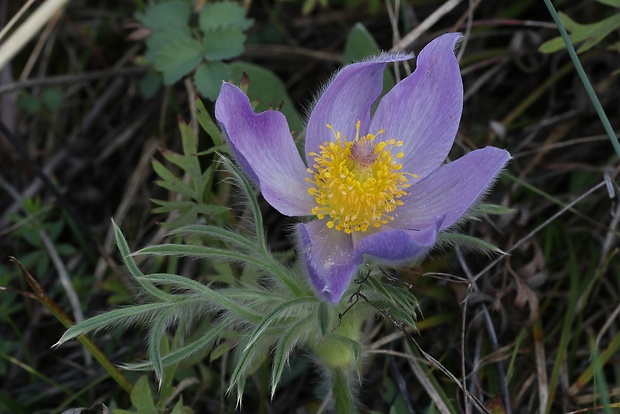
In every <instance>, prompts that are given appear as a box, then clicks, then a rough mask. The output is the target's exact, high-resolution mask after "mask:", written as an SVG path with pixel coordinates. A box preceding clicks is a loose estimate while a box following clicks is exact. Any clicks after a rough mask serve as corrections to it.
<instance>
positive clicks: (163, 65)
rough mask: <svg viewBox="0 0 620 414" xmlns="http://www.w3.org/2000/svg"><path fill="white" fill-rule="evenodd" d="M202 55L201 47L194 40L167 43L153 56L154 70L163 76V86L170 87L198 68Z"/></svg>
mask: <svg viewBox="0 0 620 414" xmlns="http://www.w3.org/2000/svg"><path fill="white" fill-rule="evenodd" d="M202 55H203V47H202V45H201V44H200V42H199V41H197V40H195V39H185V40H178V41H175V42H171V43H167V44H166V45H164V46H162V47H161V49H159V52H157V55H156V56H155V69H157V70H158V71H160V72H162V73H163V74H164V84H166V85H172V84H173V83H175V82H176V81H178V80H179V79H181V78H182V77H183V76H185V75H187V74H188V73H190V72H191V71H192V70H193V69H194V68H195V67H196V66H198V64H199V63H200V61H201V60H202Z"/></svg>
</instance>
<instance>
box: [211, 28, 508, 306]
mask: <svg viewBox="0 0 620 414" xmlns="http://www.w3.org/2000/svg"><path fill="white" fill-rule="evenodd" d="M459 38H460V35H459V34H458V33H449V34H445V35H443V36H440V37H438V38H437V39H435V40H433V41H432V42H431V43H429V44H428V45H427V46H426V47H425V48H424V49H423V50H422V51H421V52H420V54H419V56H418V58H417V68H416V70H415V72H413V73H412V74H411V75H410V76H408V77H407V78H405V79H403V80H402V81H400V82H399V83H398V84H397V85H396V86H394V88H392V90H390V91H389V92H388V93H387V94H386V95H385V96H384V97H383V98H382V99H381V101H380V102H379V104H378V106H377V108H376V110H375V112H374V114H371V107H372V105H373V103H375V101H376V100H377V98H378V97H379V95H380V94H381V90H382V85H383V71H384V69H385V66H386V64H387V63H389V62H396V61H402V60H407V59H410V58H411V56H409V55H402V54H382V55H380V56H378V57H376V58H375V59H373V60H369V61H364V62H359V63H354V64H351V65H348V66H346V67H345V68H343V69H342V70H341V71H340V72H338V74H337V75H336V76H334V78H333V79H332V81H331V82H330V83H329V85H328V86H327V87H326V88H325V89H324V90H323V92H322V94H321V96H320V97H319V98H318V100H317V101H316V103H315V106H314V109H313V110H312V113H311V114H310V117H309V119H308V125H307V128H306V141H305V158H306V162H304V161H303V160H302V157H301V156H300V154H299V152H298V150H297V147H296V146H295V143H294V142H293V138H292V136H291V133H290V131H289V128H288V125H287V122H286V119H285V117H284V115H283V114H282V113H280V112H277V111H266V112H263V113H260V114H255V113H254V111H253V109H252V106H251V105H250V101H249V100H248V98H247V96H246V95H245V94H244V93H243V92H242V91H241V90H240V89H238V88H237V87H235V86H233V85H231V84H229V83H224V85H223V86H222V91H221V93H220V95H219V97H218V99H217V102H216V104H215V116H216V118H217V120H218V121H219V123H220V125H221V127H222V129H223V130H224V132H225V134H226V136H227V137H228V140H229V143H230V146H231V147H232V150H233V152H234V154H235V156H236V158H237V160H238V162H239V164H240V165H241V166H242V167H243V168H244V169H245V171H246V172H247V173H248V175H249V176H250V177H251V178H252V179H253V180H254V181H255V183H257V185H258V186H259V187H260V190H261V191H262V193H263V196H264V197H265V199H266V200H267V201H268V202H269V204H271V205H272V206H273V207H274V208H275V209H276V210H278V211H279V212H280V213H282V214H284V215H286V216H314V217H316V219H315V220H312V221H309V222H307V223H301V224H298V225H297V226H296V235H297V240H298V245H299V253H300V255H301V256H302V258H303V260H304V263H305V267H306V270H307V272H308V275H309V278H310V281H311V282H312V285H313V286H314V288H315V289H316V291H317V293H318V294H319V296H320V297H321V298H323V299H324V300H327V301H330V302H333V303H337V302H338V301H339V300H340V298H341V297H342V295H343V294H344V292H345V290H346V288H347V286H348V285H349V283H350V281H351V279H352V278H353V276H354V275H355V273H356V269H357V267H358V266H359V265H360V264H361V263H362V262H363V261H364V258H365V257H368V258H372V259H373V260H374V261H375V262H378V263H386V264H390V265H399V264H404V263H407V262H410V261H412V260H414V259H417V258H420V257H421V256H422V255H424V254H425V253H427V252H428V251H429V250H430V249H431V247H432V246H433V244H434V243H435V240H436V236H437V233H438V232H440V231H442V230H444V229H446V228H448V227H450V226H452V225H453V224H454V223H455V222H457V221H458V220H459V219H460V218H461V217H462V216H463V214H464V213H465V212H467V210H468V209H469V208H470V207H471V206H472V204H474V203H475V202H476V200H478V199H479V198H480V197H481V196H482V195H483V194H484V192H485V190H486V189H487V187H488V186H489V185H490V184H491V183H492V182H493V180H494V178H495V177H496V176H497V174H498V172H499V171H500V170H501V169H502V167H503V166H504V164H506V162H507V161H508V159H509V158H510V154H509V153H508V152H507V151H505V150H502V149H498V148H495V147H486V148H483V149H480V150H476V151H472V152H470V153H468V154H467V155H465V156H463V157H462V158H460V159H458V160H456V161H454V162H450V163H448V164H444V165H442V163H443V161H444V160H445V158H446V156H447V155H448V152H449V151H450V148H451V147H452V144H453V142H454V138H455V136H456V133H457V130H458V125H459V121H460V118H461V111H462V109H463V85H462V81H461V76H460V71H459V66H458V62H457V60H456V57H455V56H454V48H455V45H456V43H457V41H458V40H459Z"/></svg>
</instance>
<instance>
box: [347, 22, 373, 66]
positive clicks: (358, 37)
mask: <svg viewBox="0 0 620 414" xmlns="http://www.w3.org/2000/svg"><path fill="white" fill-rule="evenodd" d="M379 53H381V48H380V47H379V45H378V44H377V42H376V41H375V39H374V38H373V37H372V35H371V34H370V32H369V31H368V30H367V29H366V27H365V26H364V25H363V24H362V23H356V24H355V26H353V28H352V29H351V31H350V32H349V35H348V36H347V41H346V42H345V44H344V61H345V62H346V63H350V62H355V61H358V60H361V59H364V58H366V57H368V56H372V55H377V54H379Z"/></svg>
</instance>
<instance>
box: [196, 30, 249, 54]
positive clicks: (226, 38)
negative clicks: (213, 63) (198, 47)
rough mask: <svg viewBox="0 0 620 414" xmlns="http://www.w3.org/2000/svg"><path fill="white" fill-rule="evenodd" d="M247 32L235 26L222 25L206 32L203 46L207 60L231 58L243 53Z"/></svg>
mask: <svg viewBox="0 0 620 414" xmlns="http://www.w3.org/2000/svg"><path fill="white" fill-rule="evenodd" d="M244 43H245V34H243V31H242V30H241V29H238V28H234V27H226V28H224V27H220V28H216V29H211V30H208V31H205V32H204V38H203V41H202V46H203V47H204V58H205V59H207V60H224V59H231V58H234V57H236V56H239V55H240V54H242V53H243V50H244V49H243V44H244Z"/></svg>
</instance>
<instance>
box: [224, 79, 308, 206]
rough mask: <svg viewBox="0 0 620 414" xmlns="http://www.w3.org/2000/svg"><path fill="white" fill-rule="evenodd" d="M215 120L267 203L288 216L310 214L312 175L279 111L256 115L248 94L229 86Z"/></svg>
mask: <svg viewBox="0 0 620 414" xmlns="http://www.w3.org/2000/svg"><path fill="white" fill-rule="evenodd" d="M215 117H216V119H217V120H218V122H219V124H220V126H221V128H222V130H223V131H224V133H225V135H226V137H227V139H228V142H229V144H230V146H231V147H232V149H233V152H234V154H235V156H236V157H237V161H238V162H239V164H240V165H241V166H242V167H243V168H244V169H245V170H246V172H247V173H248V175H249V176H250V177H251V178H252V179H253V180H254V181H256V182H257V183H258V185H259V187H260V189H261V192H262V194H263V197H265V200H267V202H268V203H269V204H271V205H272V206H273V207H274V208H275V209H276V210H278V211H279V212H280V213H282V214H284V215H286V216H305V215H309V214H311V210H312V206H313V205H314V199H313V197H312V196H311V195H310V194H309V193H308V191H307V188H308V183H307V182H306V177H308V176H309V174H308V173H307V172H306V166H305V164H304V162H303V160H302V158H301V156H300V154H299V151H298V150H297V147H296V146H295V142H294V141H293V138H292V136H291V133H290V131H289V127H288V124H287V122H286V117H285V116H284V115H283V114H282V113H281V112H278V111H265V112H262V113H260V114H255V113H254V110H253V109H252V106H251V104H250V100H249V99H248V97H247V96H246V95H245V93H243V91H241V90H240V89H239V88H238V87H236V86H234V85H232V84H230V83H224V84H223V85H222V89H221V91H220V95H219V96H218V98H217V100H216V102H215Z"/></svg>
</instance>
